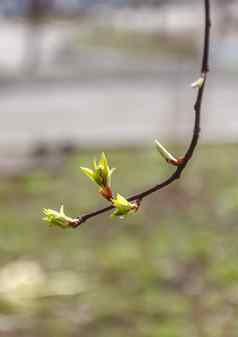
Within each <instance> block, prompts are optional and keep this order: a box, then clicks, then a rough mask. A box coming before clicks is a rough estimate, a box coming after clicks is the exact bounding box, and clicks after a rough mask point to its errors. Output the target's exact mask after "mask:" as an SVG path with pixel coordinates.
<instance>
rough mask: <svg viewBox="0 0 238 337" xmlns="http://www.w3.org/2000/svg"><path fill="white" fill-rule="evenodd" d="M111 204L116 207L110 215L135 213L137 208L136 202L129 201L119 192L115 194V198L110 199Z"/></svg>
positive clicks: (121, 215)
mask: <svg viewBox="0 0 238 337" xmlns="http://www.w3.org/2000/svg"><path fill="white" fill-rule="evenodd" d="M112 204H113V206H114V207H115V208H116V209H115V211H114V212H113V213H112V216H119V217H121V218H124V217H125V216H127V215H128V214H130V213H135V212H136V211H137V210H138V204H137V203H132V202H129V201H128V200H127V199H126V198H124V197H123V196H122V195H120V194H119V193H118V194H117V195H116V198H115V199H113V200H112Z"/></svg>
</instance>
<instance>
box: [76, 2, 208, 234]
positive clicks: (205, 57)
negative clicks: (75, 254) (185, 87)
mask: <svg viewBox="0 0 238 337" xmlns="http://www.w3.org/2000/svg"><path fill="white" fill-rule="evenodd" d="M204 18H205V30H204V44H203V58H202V65H201V78H203V84H202V86H201V87H199V89H198V94H197V97H196V101H195V104H194V112H195V120H194V129H193V134H192V139H191V142H190V145H189V147H188V149H187V151H186V153H185V155H184V157H183V160H182V161H181V163H180V165H179V166H178V167H177V169H176V171H175V172H174V173H173V174H172V175H171V176H170V177H169V178H168V179H166V180H165V181H163V182H162V183H160V184H158V185H155V186H153V187H152V188H150V189H148V190H145V191H143V192H140V193H138V194H135V195H132V196H130V197H128V201H136V202H141V201H142V200H143V199H144V198H145V197H147V196H149V195H150V194H152V193H154V192H157V191H159V190H161V189H162V188H164V187H166V186H168V185H170V184H171V183H173V182H174V181H175V180H177V179H179V178H180V177H181V174H182V172H183V171H184V169H185V168H186V166H187V164H188V162H189V161H190V159H191V158H192V156H193V153H194V150H195V148H196V146H197V143H198V139H199V135H200V119H201V107H202V101H203V93H204V89H205V85H206V80H207V73H208V72H209V50H210V28H211V16H210V0H204ZM112 209H114V206H113V205H111V206H108V207H105V208H102V209H99V210H97V211H95V212H90V213H87V214H85V215H82V216H80V217H78V222H77V223H76V224H75V226H74V227H78V226H80V225H81V224H82V223H84V222H86V221H87V220H89V219H91V218H94V217H96V216H98V215H100V214H103V213H105V212H108V211H110V210H112Z"/></svg>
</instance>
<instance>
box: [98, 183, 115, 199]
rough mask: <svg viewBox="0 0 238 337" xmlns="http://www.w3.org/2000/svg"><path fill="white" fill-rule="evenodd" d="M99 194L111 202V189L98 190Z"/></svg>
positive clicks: (107, 187) (106, 187)
mask: <svg viewBox="0 0 238 337" xmlns="http://www.w3.org/2000/svg"><path fill="white" fill-rule="evenodd" d="M99 193H100V194H101V195H102V196H103V198H105V199H107V200H108V201H111V200H112V198H113V193H112V189H111V187H109V186H105V187H103V188H101V189H100V190H99Z"/></svg>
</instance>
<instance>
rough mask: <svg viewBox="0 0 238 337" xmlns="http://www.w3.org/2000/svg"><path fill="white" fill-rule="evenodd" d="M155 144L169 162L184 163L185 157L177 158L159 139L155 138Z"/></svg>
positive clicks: (173, 163)
mask: <svg viewBox="0 0 238 337" xmlns="http://www.w3.org/2000/svg"><path fill="white" fill-rule="evenodd" d="M155 146H156V148H157V150H158V152H159V153H160V154H161V156H162V157H163V158H164V159H165V160H166V161H167V163H169V164H172V165H174V166H179V165H181V164H182V161H183V158H178V159H177V158H175V157H174V156H173V155H172V154H171V153H170V152H169V151H167V150H166V148H165V147H164V146H163V145H162V144H161V143H160V142H159V141H158V140H157V139H156V140H155Z"/></svg>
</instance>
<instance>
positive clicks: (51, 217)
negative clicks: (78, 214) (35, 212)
mask: <svg viewBox="0 0 238 337" xmlns="http://www.w3.org/2000/svg"><path fill="white" fill-rule="evenodd" d="M43 215H44V217H43V220H44V221H46V222H48V223H49V225H50V226H57V227H61V228H70V227H71V228H72V227H75V226H76V224H77V223H78V219H74V218H71V217H69V216H67V215H66V214H65V213H64V206H63V205H62V206H61V207H60V211H59V212H58V211H55V210H53V209H48V208H44V209H43Z"/></svg>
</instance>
